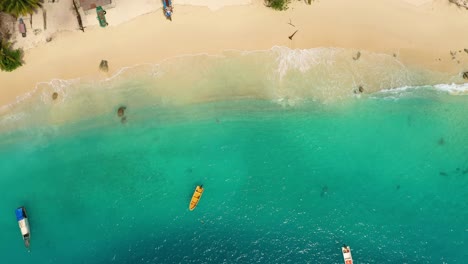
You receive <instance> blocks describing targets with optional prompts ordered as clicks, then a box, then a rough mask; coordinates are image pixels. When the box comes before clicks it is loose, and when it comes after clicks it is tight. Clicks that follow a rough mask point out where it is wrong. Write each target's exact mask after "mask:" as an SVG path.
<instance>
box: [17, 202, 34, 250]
mask: <svg viewBox="0 0 468 264" xmlns="http://www.w3.org/2000/svg"><path fill="white" fill-rule="evenodd" d="M15 213H16V220H18V225H19V228H20V231H21V235H22V236H23V241H24V245H25V246H26V248H27V249H29V240H30V238H31V234H30V232H29V221H28V215H27V214H26V209H25V208H24V206H21V207H18V208H17V209H16V212H15Z"/></svg>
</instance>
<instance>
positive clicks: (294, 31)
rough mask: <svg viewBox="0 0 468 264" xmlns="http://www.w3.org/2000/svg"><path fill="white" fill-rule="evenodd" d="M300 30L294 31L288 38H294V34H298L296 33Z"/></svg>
mask: <svg viewBox="0 0 468 264" xmlns="http://www.w3.org/2000/svg"><path fill="white" fill-rule="evenodd" d="M298 31H299V30H296V31H294V33H292V35H291V36H289V37H288V38H289V39H290V40H292V38H293V37H294V35H296V33H297V32H298Z"/></svg>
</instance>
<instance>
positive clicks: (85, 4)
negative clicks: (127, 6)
mask: <svg viewBox="0 0 468 264" xmlns="http://www.w3.org/2000/svg"><path fill="white" fill-rule="evenodd" d="M110 4H112V0H80V6H81V8H83V11H85V12H86V11H89V10H93V9H96V7H98V6H106V5H110Z"/></svg>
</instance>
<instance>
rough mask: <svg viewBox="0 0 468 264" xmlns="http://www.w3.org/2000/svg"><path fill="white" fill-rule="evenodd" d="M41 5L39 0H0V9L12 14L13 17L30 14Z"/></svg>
mask: <svg viewBox="0 0 468 264" xmlns="http://www.w3.org/2000/svg"><path fill="white" fill-rule="evenodd" d="M41 7H42V2H41V0H1V1H0V11H3V12H5V13H9V14H12V15H13V16H15V17H19V16H22V15H23V16H24V15H28V14H32V13H33V12H34V11H35V10H36V9H37V8H41Z"/></svg>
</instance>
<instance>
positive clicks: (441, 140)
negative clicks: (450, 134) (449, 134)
mask: <svg viewBox="0 0 468 264" xmlns="http://www.w3.org/2000/svg"><path fill="white" fill-rule="evenodd" d="M437 144H439V145H440V146H442V145H444V144H445V139H444V138H442V137H441V138H439V140H438V141H437Z"/></svg>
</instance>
